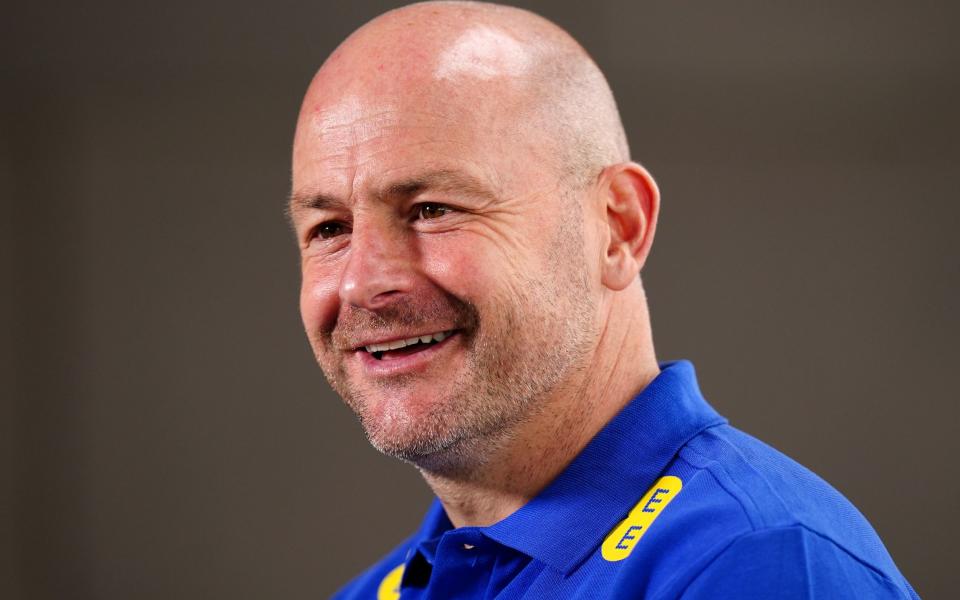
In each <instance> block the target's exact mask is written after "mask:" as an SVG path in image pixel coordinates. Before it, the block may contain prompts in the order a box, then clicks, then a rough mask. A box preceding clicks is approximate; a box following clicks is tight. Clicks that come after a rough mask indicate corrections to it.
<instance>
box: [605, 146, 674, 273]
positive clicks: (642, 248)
mask: <svg viewBox="0 0 960 600" xmlns="http://www.w3.org/2000/svg"><path fill="white" fill-rule="evenodd" d="M600 185H601V188H600V192H601V194H602V195H603V197H604V198H605V199H606V219H607V220H606V225H607V227H608V228H609V238H608V239H609V242H608V244H607V248H606V255H605V256H604V257H603V266H602V281H603V284H604V285H605V286H606V287H608V288H610V289H612V290H614V291H619V290H622V289H624V288H626V287H627V286H628V285H630V284H631V283H633V282H634V281H636V279H637V275H638V274H639V273H640V270H641V269H642V268H643V265H644V263H645V262H646V261H647V255H649V254H650V246H651V244H653V233H654V231H655V230H656V227H657V214H658V212H659V211H660V190H659V189H657V184H656V182H655V181H654V180H653V177H651V176H650V173H648V172H647V170H646V169H644V168H643V167H641V166H640V165H638V164H637V163H633V162H630V163H620V164H616V165H611V166H609V167H607V168H606V169H604V171H603V173H602V174H601V176H600Z"/></svg>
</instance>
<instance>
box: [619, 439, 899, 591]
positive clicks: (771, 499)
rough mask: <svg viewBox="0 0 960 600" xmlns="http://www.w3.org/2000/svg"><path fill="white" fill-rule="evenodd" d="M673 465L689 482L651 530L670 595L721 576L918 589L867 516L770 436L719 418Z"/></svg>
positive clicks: (748, 584) (796, 584) (752, 584)
mask: <svg viewBox="0 0 960 600" xmlns="http://www.w3.org/2000/svg"><path fill="white" fill-rule="evenodd" d="M668 472H670V473H674V474H676V475H677V476H678V477H679V478H680V479H681V480H682V482H683V488H682V491H681V492H680V493H679V494H678V495H677V498H676V500H675V501H674V502H673V503H672V505H671V506H670V510H668V511H664V512H665V514H664V516H663V521H664V522H663V523H662V525H661V528H662V531H661V532H654V531H651V536H653V534H654V533H660V534H661V536H657V537H660V538H661V540H660V544H659V546H660V547H659V548H658V552H657V556H656V557H655V558H654V560H656V561H659V562H662V563H663V566H665V567H666V566H668V565H669V566H670V569H669V570H668V572H667V574H666V575H665V576H664V577H663V578H662V579H661V580H660V581H659V582H658V583H659V584H660V585H657V586H655V587H660V588H661V589H662V590H664V591H665V592H666V591H667V590H670V592H669V593H667V594H666V595H667V596H668V597H675V596H677V595H679V594H681V593H682V592H683V590H687V591H688V593H689V594H690V595H691V596H692V597H699V595H700V593H701V591H702V592H703V593H704V597H706V593H707V592H708V591H709V590H711V589H716V590H721V589H727V588H724V584H726V585H727V586H729V591H730V593H729V594H727V595H724V594H720V593H716V594H713V595H712V596H711V597H715V598H718V597H719V598H724V597H748V598H749V597H758V598H759V597H799V598H818V597H831V595H830V593H829V592H830V590H833V597H835V596H836V591H837V590H838V589H851V594H852V595H851V596H850V597H868V596H869V597H877V598H887V597H890V598H910V597H915V595H914V593H913V591H912V590H911V589H910V587H909V584H908V583H907V582H906V580H905V579H904V578H903V576H902V575H901V574H900V573H899V571H898V570H897V567H896V565H895V564H894V563H893V560H892V559H891V558H890V555H889V554H888V553H887V551H886V549H885V548H884V546H883V544H882V542H881V541H880V539H879V537H878V536H877V534H876V532H875V531H874V530H873V528H872V527H871V526H870V524H869V523H868V522H867V520H866V518H865V517H864V516H863V515H862V514H861V513H860V512H859V511H858V510H857V509H856V508H855V507H854V506H853V505H852V504H851V503H850V502H849V501H848V500H847V499H846V498H845V497H844V496H843V495H842V494H841V493H840V492H838V491H837V490H836V489H834V488H833V487H832V486H830V485H829V484H828V483H827V482H825V481H824V480H823V479H821V478H820V477H818V476H817V475H815V474H814V473H813V472H811V471H810V470H809V469H807V468H805V467H803V466H802V465H800V464H799V463H797V462H796V461H793V460H792V459H790V458H789V457H787V456H785V455H784V454H782V453H781V452H779V451H777V450H775V449H774V448H771V447H770V446H768V445H766V444H764V443H763V442H760V441H759V440H757V439H755V438H753V437H751V436H749V435H747V434H745V433H743V432H741V431H739V430H737V429H735V428H733V427H730V426H728V425H721V426H717V427H712V428H710V429H708V430H706V431H704V432H702V433H700V434H699V435H697V436H696V437H694V438H693V439H692V440H690V441H689V442H687V443H686V444H685V445H684V446H683V447H682V448H681V450H680V451H679V453H678V454H677V457H676V459H675V460H674V462H673V463H672V464H671V466H670V467H669V468H668ZM671 556H672V557H673V558H674V560H671ZM677 558H682V559H683V560H682V561H681V560H676V559H677ZM648 565H649V563H648ZM627 577H628V578H630V576H627ZM651 583H653V582H651ZM765 586H772V587H771V588H770V589H771V590H777V593H767V592H764V591H763V590H765V589H766V587H765ZM648 589H650V588H648ZM752 590H757V592H756V594H753V592H752ZM854 590H860V591H861V592H863V593H865V592H866V591H869V594H868V596H864V595H863V594H860V595H859V596H858V595H857V594H855V593H853V591H854ZM794 591H795V592H796V595H791V594H792V593H793V592H794Z"/></svg>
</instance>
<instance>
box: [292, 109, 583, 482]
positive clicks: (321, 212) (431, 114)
mask: <svg viewBox="0 0 960 600" xmlns="http://www.w3.org/2000/svg"><path fill="white" fill-rule="evenodd" d="M304 106H305V107H304V112H303V113H302V114H301V119H300V122H299V124H298V131H297V136H296V141H295V144H294V162H293V191H294V193H293V197H292V204H291V215H292V218H293V222H294V226H295V230H296V234H297V239H298V243H299V246H300V251H301V266H302V288H301V296H300V308H301V314H302V318H303V323H304V327H305V329H306V333H307V337H308V339H309V341H310V344H311V346H312V348H313V351H314V354H315V356H316V358H317V361H318V362H319V364H320V366H321V368H322V369H323V371H324V373H325V375H326V377H327V379H328V381H329V382H330V384H331V385H332V387H333V388H334V389H335V390H336V391H337V392H338V393H339V394H340V395H341V396H342V397H343V399H344V400H345V401H346V403H347V404H348V405H349V406H350V407H351V408H352V409H353V410H354V411H355V412H356V413H357V415H358V417H359V418H360V421H361V423H362V424H363V427H364V429H365V431H366V433H367V436H368V438H369V439H370V441H371V443H372V444H373V445H374V446H375V447H377V448H378V449H380V450H381V451H383V452H385V453H387V454H390V455H394V456H397V457H400V458H403V459H405V460H409V461H411V462H414V463H415V464H417V465H419V466H421V467H422V468H426V469H447V468H452V466H453V465H458V466H461V467H462V466H464V465H473V464H476V463H477V462H478V461H483V460H484V459H485V458H486V457H488V456H489V455H490V453H491V452H492V451H493V450H494V449H495V448H496V447H498V444H499V443H500V442H503V441H504V440H505V439H507V438H508V437H509V435H510V433H511V432H512V431H514V430H515V429H516V427H518V426H519V425H520V424H522V423H524V422H526V421H528V420H529V419H530V418H531V417H533V416H534V415H536V414H538V411H542V409H543V408H544V407H545V403H546V402H547V401H548V399H549V398H550V397H551V396H554V395H556V394H557V393H558V392H559V391H560V390H562V389H564V387H565V386H567V385H569V384H570V383H571V381H572V378H574V377H575V376H576V375H577V374H580V373H581V372H582V370H583V369H582V368H578V367H581V366H582V365H583V364H584V363H585V361H586V360H587V358H586V357H587V355H588V354H589V352H590V350H589V349H590V347H591V345H592V344H593V341H594V339H595V337H596V335H597V333H596V329H597V327H596V315H595V312H596V310H595V309H596V305H595V294H596V290H595V289H594V288H593V285H592V283H591V281H592V280H594V279H595V277H592V276H591V275H592V271H591V269H590V268H589V264H588V263H589V261H587V259H586V257H585V251H584V241H583V240H584V233H583V226H582V222H581V221H582V219H583V215H584V210H583V208H582V207H581V204H580V202H579V201H578V198H576V197H573V196H572V195H566V196H565V195H564V194H563V192H562V189H561V187H560V185H559V183H558V177H557V175H556V171H555V170H553V169H552V168H548V167H546V166H544V165H543V164H538V161H537V156H538V152H537V150H536V149H537V148H539V147H540V145H541V144H539V143H538V142H537V141H536V140H535V136H524V135H523V134H522V132H519V131H518V130H517V127H518V125H517V123H510V122H508V121H507V120H504V117H500V116H497V115H496V114H483V115H478V114H476V113H475V112H473V111H468V110H463V111H456V110H451V109H450V108H449V107H448V106H445V107H443V109H431V108H429V107H430V104H429V102H426V101H423V99H420V101H418V102H416V103H410V102H409V101H404V100H396V99H395V100H393V101H391V100H389V99H385V98H383V97H377V98H376V100H371V99H367V98H363V97H358V96H353V97H348V98H345V99H342V100H339V101H338V102H335V103H327V104H324V103H318V104H316V105H311V103H310V102H309V96H308V101H307V102H305V105H304ZM413 106H416V108H413ZM525 144H534V147H532V148H528V147H525ZM414 337H418V338H421V339H422V340H428V343H422V342H421V343H417V344H415V345H411V346H409V347H405V348H402V349H392V350H384V347H385V346H386V347H389V346H391V345H392V344H393V343H395V342H398V341H401V340H410V339H412V338H414ZM438 339H439V340H440V341H436V340H438Z"/></svg>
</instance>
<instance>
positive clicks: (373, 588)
mask: <svg viewBox="0 0 960 600" xmlns="http://www.w3.org/2000/svg"><path fill="white" fill-rule="evenodd" d="M412 545H413V537H410V538H408V539H406V540H404V541H403V542H401V543H400V544H399V545H398V546H397V547H396V548H394V549H393V550H391V551H390V552H389V553H387V555H386V556H384V557H383V558H381V559H380V560H379V561H377V562H376V563H374V564H373V565H372V566H370V567H368V568H367V569H366V570H365V571H364V572H363V573H361V574H360V575H357V576H356V577H354V578H353V579H352V580H351V581H350V582H349V583H347V584H346V585H344V586H343V587H341V588H340V589H339V590H338V591H337V592H336V593H335V594H334V595H333V596H332V598H333V599H334V600H354V599H358V600H359V599H361V598H362V599H364V600H372V599H374V598H375V599H377V600H394V599H395V598H399V588H400V578H401V577H402V576H403V567H404V562H405V560H406V557H407V553H408V551H409V549H410V548H411V546H412Z"/></svg>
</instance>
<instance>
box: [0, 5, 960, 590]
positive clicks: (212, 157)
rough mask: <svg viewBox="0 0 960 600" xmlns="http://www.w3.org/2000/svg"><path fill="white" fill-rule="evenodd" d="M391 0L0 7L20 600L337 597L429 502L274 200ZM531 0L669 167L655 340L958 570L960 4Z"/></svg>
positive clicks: (2, 576)
mask: <svg viewBox="0 0 960 600" xmlns="http://www.w3.org/2000/svg"><path fill="white" fill-rule="evenodd" d="M395 5H396V4H395V3H390V2H372V1H361V0H356V1H353V2H345V3H340V2H337V3H332V2H331V3H324V2H294V1H290V0H279V1H274V2H270V3H266V2H263V3H254V2H249V1H246V2H226V1H224V0H215V1H200V2H185V1H182V0H171V1H167V2H154V3H146V2H119V1H116V0H112V1H103V2H95V3H61V6H59V7H57V8H54V7H53V6H52V5H48V4H45V3H18V4H16V5H15V6H7V7H5V8H4V18H3V20H2V24H0V52H2V54H0V56H2V57H3V58H2V81H3V89H2V94H0V109H2V112H0V127H2V129H0V153H2V154H0V156H2V160H0V166H2V170H0V186H2V187H0V193H2V197H3V218H2V219H0V239H2V241H0V269H3V271H2V273H3V276H2V284H0V285H2V287H3V294H2V298H3V302H4V303H6V304H8V306H5V307H4V310H3V312H2V320H0V325H2V330H0V335H2V339H3V341H4V342H5V343H4V344H3V345H2V346H0V352H2V354H0V361H2V365H3V369H4V372H3V373H2V375H3V377H2V383H0V394H2V397H3V399H4V402H3V403H2V404H0V457H2V459H0V460H2V462H0V467H2V470H0V472H2V480H0V481H2V484H0V489H2V492H3V494H2V496H0V596H2V597H3V598H11V599H25V600H26V599H30V600H33V599H48V598H49V599H58V600H59V599H64V598H69V599H81V600H82V599H104V600H113V599H117V600H120V599H127V598H137V599H171V598H176V599H191V598H205V599H212V598H224V599H226V598H230V599H244V598H251V599H254V598H285V599H295V598H304V599H306V598H311V599H315V598H322V597H326V596H327V595H329V594H330V593H331V592H332V591H333V590H334V589H335V588H336V587H337V586H338V585H339V584H341V583H343V582H344V581H346V580H347V579H348V578H350V577H352V576H353V575H354V574H356V573H357V572H359V571H360V570H361V569H362V568H363V567H364V566H366V565H367V564H369V563H370V562H371V561H373V560H374V559H376V558H377V557H379V556H380V555H381V554H382V553H384V552H385V551H386V550H387V549H388V548H390V547H392V546H393V545H394V544H395V543H396V542H398V541H399V540H400V539H401V538H403V537H404V536H406V535H407V534H408V533H409V532H410V531H412V530H413V528H414V527H415V526H416V524H417V523H418V522H419V519H420V516H421V514H422V512H423V510H424V509H425V507H426V505H427V502H428V500H429V498H430V493H429V490H428V489H427V488H426V486H425V485H424V484H423V483H422V482H421V480H420V478H419V475H418V474H417V473H416V471H415V470H413V469H412V468H410V467H408V466H406V465H403V464H401V463H398V462H395V461H393V460H391V459H387V458H385V457H382V456H380V455H378V454H377V453H376V452H375V451H373V450H372V449H370V448H369V446H368V445H367V442H366V440H365V439H364V437H363V434H362V432H361V430H360V428H359V426H358V425H357V424H356V423H355V421H354V418H353V416H352V414H351V413H350V412H349V411H348V410H347V409H346V408H344V407H343V406H342V404H341V402H340V400H339V399H338V398H337V397H336V396H335V395H334V394H332V393H331V392H330V390H329V388H328V387H327V385H326V383H325V382H324V380H323V377H322V375H321V373H320V371H319V369H318V368H317V367H316V366H315V364H314V362H313V358H312V355H311V353H310V351H309V348H308V346H307V343H306V340H305V338H304V335H303V332H302V331H301V325H300V322H299V315H298V313H297V295H298V285H299V270H298V269H299V268H298V264H297V254H296V251H295V247H294V243H293V239H292V236H291V235H290V233H289V231H288V230H287V225H286V223H285V221H284V218H283V214H282V209H283V204H284V200H285V197H286V194H287V191H288V186H289V164H288V163H289V153H290V145H291V139H292V134H293V127H294V122H295V117H296V113H297V110H298V108H299V102H300V99H301V95H302V93H303V92H304V90H305V88H306V85H307V83H308V82H309V80H310V78H311V77H312V74H313V72H314V71H315V69H316V68H317V67H318V66H319V64H320V63H321V62H322V61H323V59H324V58H325V57H326V55H327V54H328V53H329V52H330V51H331V50H332V49H333V48H334V47H335V46H336V44H337V43H339V42H340V41H341V40H342V39H343V38H344V37H345V36H346V35H347V34H349V33H350V31H352V30H353V29H354V28H356V27H357V26H359V25H360V24H361V23H363V22H364V21H366V20H367V19H369V18H370V17H373V16H374V15H376V14H378V13H380V12H382V11H383V10H385V9H387V8H390V7H392V6H395ZM521 5H523V6H525V7H528V8H531V9H533V10H535V11H536V12H539V13H540V14H543V15H544V16H546V17H548V18H550V19H553V20H554V21H556V22H557V23H559V24H560V25H562V26H564V27H565V28H567V29H568V30H569V31H570V32H571V33H572V34H573V35H574V36H575V37H576V38H578V39H579V40H580V41H581V43H583V45H584V46H585V47H586V48H587V49H588V50H589V51H590V52H591V53H592V54H593V56H594V57H595V59H596V60H597V62H598V63H599V65H600V66H601V68H602V69H603V70H604V72H605V73H606V74H607V76H608V78H609V79H610V82H611V85H612V87H613V90H614V93H615V94H616V96H617V99H618V101H619V103H620V107H621V112H622V115H623V119H624V122H625V124H626V127H627V130H628V134H629V137H630V141H631V146H632V149H633V153H634V157H635V159H637V160H639V161H641V162H642V163H643V164H644V165H645V166H647V167H648V168H649V169H650V171H651V172H652V173H653V175H654V176H655V177H656V179H657V181H658V182H659V184H660V187H661V191H662V193H663V212H662V215H661V220H660V228H659V231H658V233H657V236H656V242H655V244H654V249H653V253H652V255H651V258H650V261H649V263H648V266H647V268H646V270H645V273H644V281H645V285H646V289H647V291H648V294H649V297H650V302H651V310H652V316H653V325H654V335H655V339H656V342H657V348H658V355H659V357H660V358H661V360H666V359H676V358H690V359H693V360H694V362H695V364H696V365H697V368H698V372H699V375H700V379H701V384H702V387H703V390H704V393H705V394H706V396H707V398H708V399H709V400H710V401H711V402H712V403H713V404H714V406H716V407H717V408H718V410H720V411H721V412H722V413H724V414H725V415H726V416H728V417H729V418H730V420H731V422H732V423H733V424H734V425H736V426H738V427H740V428H742V429H744V430H746V431H748V432H750V433H752V434H754V435H756V436H757V437H760V438H761V439H763V440H765V441H767V442H769V443H771V444H772V445H774V446H776V447H778V448H780V449H781V450H783V451H784V452H786V453H788V454H790V455H791V456H793V457H794V458H796V459H798V460H799V461H800V462H802V463H804V464H806V465H807V466H809V467H810V468H812V469H813V470H814V471H816V472H818V473H819V474H820V475H822V476H823V477H825V478H826V479H827V480H828V481H830V482H831V483H832V484H833V485H834V486H836V487H837V488H838V489H839V490H840V491H841V492H843V493H844V494H845V495H847V496H848V497H849V498H850V499H851V500H852V501H853V502H854V503H855V504H856V505H857V506H858V507H859V508H860V509H861V510H862V511H863V512H864V513H865V514H866V516H867V517H868V518H869V519H870V521H871V522H872V523H873V524H874V526H875V527H876V529H877V530H878V531H879V533H880V535H881V537H882V538H883V539H884V541H885V542H886V544H887V547H888V548H889V550H890V552H891V553H892V555H893V557H894V559H895V560H896V562H897V564H898V565H899V566H900V568H901V569H902V571H903V572H904V574H905V575H906V576H907V577H908V578H909V580H910V581H911V582H912V583H913V584H914V586H915V587H916V589H917V591H918V592H919V593H920V594H921V595H922V596H924V597H929V598H938V597H939V598H946V597H950V595H951V593H955V591H956V590H957V588H958V587H960V580H958V575H957V566H956V565H957V552H956V550H955V548H956V540H957V539H958V537H960V528H958V525H957V521H956V518H957V507H958V506H960V484H958V478H957V471H956V465H955V464H954V463H955V460H956V457H957V456H960V441H958V438H960V436H958V433H957V429H958V424H960V419H958V416H960V409H958V394H957V391H956V385H955V381H956V378H957V373H958V366H957V365H958V358H960V352H958V349H957V342H956V340H957V336H958V333H960V326H958V318H957V315H956V311H957V308H958V306H960V252H958V251H960V241H958V231H960V202H958V190H960V174H958V158H960V141H958V140H960V137H958V129H960V128H958V120H960V118H958V113H960V111H958V107H960V51H958V48H960V42H958V40H960V36H958V35H957V33H956V24H957V23H958V16H960V14H958V13H960V10H958V8H957V7H958V6H960V5H958V4H956V3H950V2H946V1H943V2H936V3H926V2H911V3H907V2H890V1H879V2H876V1H871V2H867V1H862V2H837V3H829V4H825V3H799V2H795V3H789V4H788V3H771V2H763V1H760V0H757V1H754V2H746V1H737V2H678V1H673V2H666V1H651V2H625V1H624V2H612V1H610V2H600V1H598V2H588V3H584V2H572V1H571V2H547V1H540V2H522V3H521Z"/></svg>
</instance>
